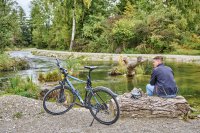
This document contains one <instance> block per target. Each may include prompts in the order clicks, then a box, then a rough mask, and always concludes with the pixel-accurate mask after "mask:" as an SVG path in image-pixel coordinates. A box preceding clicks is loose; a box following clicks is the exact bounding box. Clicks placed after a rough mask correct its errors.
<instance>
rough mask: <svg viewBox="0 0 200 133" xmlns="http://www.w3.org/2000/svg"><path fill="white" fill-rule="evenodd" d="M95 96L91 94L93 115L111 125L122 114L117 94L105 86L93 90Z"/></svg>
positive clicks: (90, 103) (103, 122)
mask: <svg viewBox="0 0 200 133" xmlns="http://www.w3.org/2000/svg"><path fill="white" fill-rule="evenodd" d="M93 93H94V96H93V95H92V94H90V96H89V99H88V100H89V107H90V113H91V114H92V116H93V117H94V118H95V119H96V120H97V121H99V122H100V123H102V124H105V125H111V124H113V123H115V122H116V121H117V120H118V118H119V115H120V111H119V105H118V103H117V100H116V98H115V96H114V95H113V94H112V93H111V91H110V90H109V89H107V88H105V87H98V88H95V89H94V90H93Z"/></svg>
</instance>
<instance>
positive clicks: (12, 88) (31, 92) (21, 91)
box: [5, 76, 39, 99]
mask: <svg viewBox="0 0 200 133" xmlns="http://www.w3.org/2000/svg"><path fill="white" fill-rule="evenodd" d="M9 83H10V85H9V86H8V89H5V93H9V94H16V95H21V96H25V97H30V98H35V99H37V98H38V96H39V88H38V86H37V85H36V84H35V83H34V82H33V80H32V78H30V77H27V78H26V79H23V78H21V77H19V76H17V77H14V78H11V79H10V80H9Z"/></svg>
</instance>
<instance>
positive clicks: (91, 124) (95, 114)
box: [90, 111, 97, 127]
mask: <svg viewBox="0 0 200 133" xmlns="http://www.w3.org/2000/svg"><path fill="white" fill-rule="evenodd" d="M96 115H97V111H96V113H95V116H96ZM93 122H94V117H93V120H92V122H91V123H90V127H91V126H92V124H93Z"/></svg>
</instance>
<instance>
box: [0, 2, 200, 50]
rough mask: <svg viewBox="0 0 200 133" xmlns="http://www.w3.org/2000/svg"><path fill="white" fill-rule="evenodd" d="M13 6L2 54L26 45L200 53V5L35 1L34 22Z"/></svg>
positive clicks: (5, 20)
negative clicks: (15, 46) (13, 46)
mask: <svg viewBox="0 0 200 133" xmlns="http://www.w3.org/2000/svg"><path fill="white" fill-rule="evenodd" d="M13 1H14V0H6V1H5V0H3V1H1V2H0V3H1V4H0V6H1V7H2V8H1V10H2V11H3V12H0V13H1V16H0V20H1V21H0V23H1V25H0V26H1V27H0V29H1V32H0V39H1V40H2V41H1V42H0V43H1V44H2V45H1V46H2V48H3V47H5V46H8V45H19V44H20V45H25V46H30V45H33V46H36V47H37V48H48V49H61V50H68V49H72V50H73V51H85V52H116V53H121V52H125V53H127V52H128V53H176V51H180V49H181V51H184V50H186V51H188V50H190V49H194V50H200V43H199V42H200V37H199V36H200V1H199V0H119V1H118V0H59V1H53V0H33V1H32V3H31V16H30V19H29V20H28V19H26V18H25V14H24V12H23V10H22V9H21V8H18V7H17V6H16V5H15V4H14V2H13ZM5 3H6V4H5ZM16 20H17V21H16Z"/></svg>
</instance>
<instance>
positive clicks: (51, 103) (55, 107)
mask: <svg viewBox="0 0 200 133" xmlns="http://www.w3.org/2000/svg"><path fill="white" fill-rule="evenodd" d="M61 91H63V92H62V93H61ZM61 97H62V98H61ZM75 100H76V96H74V95H73V93H72V92H71V90H70V89H69V88H68V87H66V86H65V87H64V89H63V88H62V86H56V87H55V88H54V89H52V90H50V91H48V92H47V93H46V95H45V96H44V99H43V108H44V110H45V111H46V112H47V113H49V114H52V115H61V114H64V113H65V112H67V111H69V110H70V109H71V108H72V107H73V105H74V102H75Z"/></svg>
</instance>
